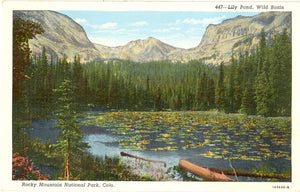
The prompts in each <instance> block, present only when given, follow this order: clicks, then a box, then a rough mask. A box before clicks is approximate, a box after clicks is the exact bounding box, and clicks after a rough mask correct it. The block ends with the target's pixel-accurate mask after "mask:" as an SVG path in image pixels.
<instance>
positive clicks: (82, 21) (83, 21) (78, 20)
mask: <svg viewBox="0 0 300 192" xmlns="http://www.w3.org/2000/svg"><path fill="white" fill-rule="evenodd" d="M75 21H76V22H77V23H86V19H81V18H76V19H75Z"/></svg>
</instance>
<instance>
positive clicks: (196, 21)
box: [58, 11, 258, 48]
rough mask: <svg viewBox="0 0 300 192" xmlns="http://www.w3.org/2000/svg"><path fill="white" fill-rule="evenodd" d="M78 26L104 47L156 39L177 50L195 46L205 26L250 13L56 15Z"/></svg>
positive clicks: (143, 12)
mask: <svg viewBox="0 0 300 192" xmlns="http://www.w3.org/2000/svg"><path fill="white" fill-rule="evenodd" d="M58 12H60V13H62V14H65V15H67V16H69V17H70V18H72V19H73V20H74V21H76V22H77V23H79V24H80V25H81V26H82V27H83V28H84V29H85V31H86V33H87V36H88V38H89V39H90V40H91V41H92V42H94V43H99V44H102V45H106V46H112V47H114V46H119V45H125V44H126V43H128V42H129V41H131V40H137V39H146V38H148V37H154V38H157V39H159V40H161V41H163V42H165V43H167V44H170V45H172V46H175V47H180V48H192V47H195V46H197V45H198V44H199V43H200V41H201V38H202V36H203V34H204V32H205V29H206V27H207V26H208V25H209V24H219V23H221V22H222V21H223V20H225V19H229V18H233V17H236V16H238V15H244V16H253V15H256V14H258V13H254V12H249V13H248V12H179V11H177V12H171V11H170V12H169V11H124V12H122V11H119V12H113V11H58Z"/></svg>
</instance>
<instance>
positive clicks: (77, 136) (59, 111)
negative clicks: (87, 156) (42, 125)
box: [54, 79, 87, 180]
mask: <svg viewBox="0 0 300 192" xmlns="http://www.w3.org/2000/svg"><path fill="white" fill-rule="evenodd" d="M54 92H55V94H56V95H57V101H56V103H55V104H56V111H55V115H56V118H57V120H58V122H57V125H56V127H58V128H60V129H62V132H61V133H60V134H59V136H58V140H57V141H56V144H55V146H54V147H55V149H56V150H57V151H58V152H60V153H62V155H63V156H64V157H65V164H64V179H66V180H70V178H71V175H70V158H76V157H72V154H75V153H76V151H81V150H82V149H81V148H82V147H87V145H86V144H85V143H83V142H82V141H81V139H82V132H81V127H80V125H79V123H78V122H77V121H76V114H77V111H76V109H77V108H76V103H75V96H74V87H73V85H72V82H71V80H69V79H65V80H64V81H63V82H62V83H61V85H60V86H59V87H58V88H57V89H55V90H54Z"/></svg>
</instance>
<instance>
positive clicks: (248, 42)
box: [14, 11, 292, 64]
mask: <svg viewBox="0 0 300 192" xmlns="http://www.w3.org/2000/svg"><path fill="white" fill-rule="evenodd" d="M14 17H20V18H23V19H26V20H27V19H29V20H31V21H34V22H37V23H40V24H41V25H42V27H43V28H44V29H45V33H43V34H41V35H37V36H36V38H35V39H32V40H30V48H31V50H32V51H33V54H40V53H41V50H42V47H43V46H45V47H46V50H47V52H48V56H52V57H54V58H62V57H64V56H65V57H67V58H68V59H69V60H70V61H72V60H73V58H74V57H75V56H77V55H79V56H80V57H81V61H83V62H87V61H92V60H94V59H104V60H108V59H124V60H128V59H130V60H133V61H137V62H147V61H160V60H170V61H173V62H177V61H179V62H187V61H190V60H193V59H200V58H206V62H207V63H211V64H219V63H221V62H225V63H228V62H230V58H231V55H232V54H234V55H237V54H238V53H240V52H245V51H249V52H250V51H251V50H253V49H255V48H256V45H257V43H258V42H259V39H260V32H261V31H262V30H264V31H265V32H266V34H267V37H268V38H270V37H272V35H273V34H274V33H277V34H279V33H282V32H283V30H284V29H287V32H288V33H289V34H291V19H292V18H291V12H263V13H260V14H258V15H256V16H252V17H246V16H238V17H236V18H232V19H228V20H225V21H223V22H222V23H220V24H217V25H209V26H208V27H207V28H206V32H205V34H204V35H203V37H202V40H201V42H200V39H199V42H200V44H199V45H198V46H197V47H195V48H192V49H181V48H176V47H173V46H171V45H168V44H166V43H163V42H161V41H160V40H158V39H155V38H152V37H149V38H147V39H145V40H140V39H139V40H133V41H130V42H129V43H127V44H126V45H124V46H119V47H107V46H104V45H100V44H93V43H92V42H91V41H90V40H89V39H88V37H87V35H86V33H85V31H84V29H83V28H82V27H81V26H80V25H79V24H77V23H76V22H74V21H73V20H72V19H70V18H69V17H68V16H66V15H63V14H60V13H56V12H53V11H14Z"/></svg>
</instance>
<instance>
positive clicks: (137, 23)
mask: <svg viewBox="0 0 300 192" xmlns="http://www.w3.org/2000/svg"><path fill="white" fill-rule="evenodd" d="M145 25H148V23H147V22H146V21H137V22H134V23H131V24H130V26H135V27H142V26H145Z"/></svg>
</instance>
